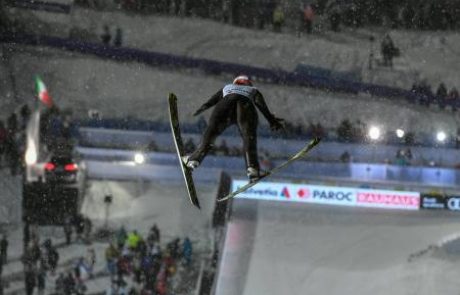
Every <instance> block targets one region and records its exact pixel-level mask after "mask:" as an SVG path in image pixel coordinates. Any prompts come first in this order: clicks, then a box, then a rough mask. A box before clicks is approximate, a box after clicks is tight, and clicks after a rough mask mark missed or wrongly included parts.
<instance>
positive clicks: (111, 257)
mask: <svg viewBox="0 0 460 295" xmlns="http://www.w3.org/2000/svg"><path fill="white" fill-rule="evenodd" d="M119 257H120V252H119V251H118V249H117V248H116V247H115V245H114V244H113V243H110V244H109V247H107V249H106V250H105V261H106V263H107V270H108V271H109V274H110V277H111V278H112V279H113V278H114V277H115V275H116V273H117V261H118V258H119Z"/></svg>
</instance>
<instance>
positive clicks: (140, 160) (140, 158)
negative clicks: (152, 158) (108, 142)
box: [134, 152, 145, 196]
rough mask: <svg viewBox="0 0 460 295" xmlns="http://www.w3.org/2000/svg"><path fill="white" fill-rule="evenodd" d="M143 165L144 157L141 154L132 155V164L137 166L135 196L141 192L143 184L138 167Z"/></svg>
mask: <svg viewBox="0 0 460 295" xmlns="http://www.w3.org/2000/svg"><path fill="white" fill-rule="evenodd" d="M144 163H145V156H144V154H143V153H141V152H137V153H135V154H134V164H135V165H136V166H137V167H136V169H137V195H138V196H140V195H141V193H142V191H143V182H142V177H141V175H140V173H139V169H140V168H141V167H140V166H141V165H143V164H144Z"/></svg>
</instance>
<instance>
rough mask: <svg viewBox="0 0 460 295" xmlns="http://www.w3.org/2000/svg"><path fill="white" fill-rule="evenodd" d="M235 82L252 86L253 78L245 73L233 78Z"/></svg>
mask: <svg viewBox="0 0 460 295" xmlns="http://www.w3.org/2000/svg"><path fill="white" fill-rule="evenodd" d="M233 84H235V85H246V86H252V82H251V80H249V77H248V76H245V75H240V76H238V77H236V78H235V79H234V80H233Z"/></svg>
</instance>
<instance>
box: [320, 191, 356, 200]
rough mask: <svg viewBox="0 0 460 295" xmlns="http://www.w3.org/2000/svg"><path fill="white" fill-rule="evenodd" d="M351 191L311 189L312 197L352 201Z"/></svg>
mask: <svg viewBox="0 0 460 295" xmlns="http://www.w3.org/2000/svg"><path fill="white" fill-rule="evenodd" d="M351 195H352V193H351V192H342V191H333V190H318V189H315V190H313V199H320V200H332V201H347V202H353V199H352V197H351Z"/></svg>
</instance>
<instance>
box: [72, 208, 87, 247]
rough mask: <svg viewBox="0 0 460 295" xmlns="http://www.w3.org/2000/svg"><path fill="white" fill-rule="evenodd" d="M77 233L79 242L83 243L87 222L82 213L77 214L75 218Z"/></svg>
mask: <svg viewBox="0 0 460 295" xmlns="http://www.w3.org/2000/svg"><path fill="white" fill-rule="evenodd" d="M73 222H74V226H75V233H76V234H77V240H79V241H82V234H83V232H84V230H85V220H84V217H83V215H81V214H80V213H78V214H76V215H75V217H74V218H73Z"/></svg>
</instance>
